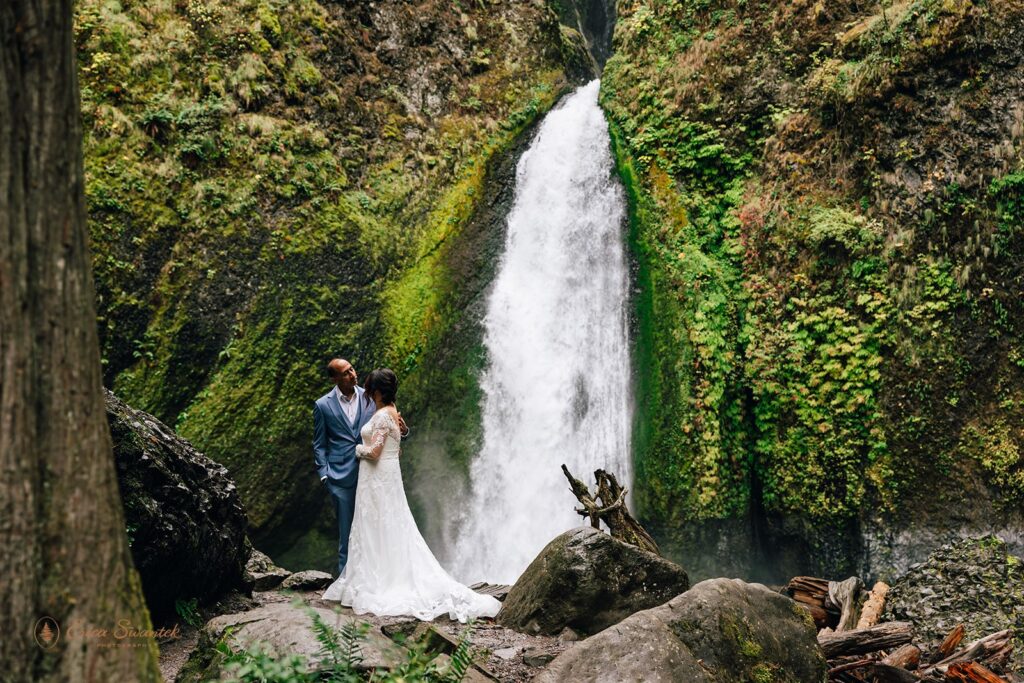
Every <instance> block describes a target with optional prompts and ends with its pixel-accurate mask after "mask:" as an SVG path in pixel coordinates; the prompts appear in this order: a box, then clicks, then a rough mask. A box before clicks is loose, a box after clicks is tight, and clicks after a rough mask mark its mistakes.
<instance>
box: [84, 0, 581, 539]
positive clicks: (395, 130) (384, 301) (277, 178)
mask: <svg viewBox="0 0 1024 683" xmlns="http://www.w3.org/2000/svg"><path fill="white" fill-rule="evenodd" d="M75 11H76V14H75V26H76V43H77V54H78V57H79V60H80V63H79V65H80V74H81V78H80V82H81V92H82V118H83V129H84V133H85V135H84V137H85V139H84V147H85V172H86V200H87V206H88V211H89V222H90V231H91V237H92V248H93V253H94V254H95V274H96V279H97V295H98V304H99V305H98V309H99V315H100V321H99V322H100V334H101V343H102V353H103V362H104V370H105V378H104V379H105V383H106V384H107V385H108V386H112V388H113V389H114V390H115V391H116V392H117V393H118V394H119V395H121V396H122V397H123V398H124V399H125V400H127V401H128V402H130V403H131V404H133V405H135V406H137V407H139V408H141V409H145V410H147V411H149V412H151V413H154V414H155V415H157V416H158V417H159V418H161V419H162V420H164V421H165V422H167V423H168V424H171V425H172V426H174V427H175V428H176V429H178V430H179V431H180V433H182V434H183V435H184V436H186V437H187V438H189V439H190V440H192V441H193V443H195V444H196V446H197V447H199V448H200V449H201V450H203V451H204V452H206V453H207V454H208V455H209V456H210V457H212V458H213V459H215V460H217V461H218V462H221V463H223V464H225V465H227V466H228V467H229V468H230V469H231V473H232V476H233V477H234V478H235V480H236V481H237V482H238V484H239V488H240V490H241V493H242V497H243V500H244V502H245V504H246V509H247V511H248V513H249V518H250V521H251V522H252V523H253V525H254V527H256V528H257V529H260V528H262V527H263V526H264V525H266V524H268V523H272V522H273V523H277V522H281V520H282V519H287V518H288V517H289V516H288V515H286V514H282V510H283V509H285V508H286V507H287V506H288V505H289V504H298V503H300V502H302V501H304V500H305V497H306V495H307V493H308V490H307V484H308V482H307V481H306V480H305V479H303V475H302V474H300V473H301V472H306V471H308V468H300V467H299V466H298V465H297V464H296V463H299V462H303V461H306V460H308V458H309V457H310V456H309V450H308V442H309V429H310V426H309V425H310V416H309V410H310V408H309V404H310V401H311V400H313V399H314V398H315V397H316V396H318V395H319V394H321V393H323V391H325V390H326V388H325V384H324V378H323V373H322V367H323V364H324V362H325V361H326V360H327V359H328V358H329V357H331V356H332V355H344V356H346V357H348V358H350V359H351V360H352V361H353V362H354V363H356V364H357V366H358V367H360V368H369V367H373V366H374V365H379V364H383V363H385V362H392V356H391V355H390V354H389V352H391V351H392V350H395V355H396V356H397V357H398V361H399V362H401V361H404V360H405V359H407V358H411V359H412V362H410V363H408V364H407V366H406V367H405V368H404V370H405V373H404V374H406V376H405V377H403V379H406V380H407V379H408V374H409V373H415V371H416V366H417V362H418V359H421V356H420V355H418V354H423V356H422V357H426V358H428V359H429V356H430V354H432V353H434V352H435V351H436V349H437V348H438V344H437V340H438V339H440V338H442V335H443V333H444V331H445V330H446V329H448V327H449V326H450V325H451V324H453V320H454V318H455V316H452V315H451V313H452V312H451V311H449V310H446V309H445V302H443V301H441V302H438V301H437V300H435V299H431V298H427V299H426V300H423V301H421V299H420V298H419V296H418V295H419V293H420V292H422V291H425V289H424V288H426V289H427V290H429V289H430V287H432V286H433V284H435V283H440V286H442V288H444V287H448V288H453V287H455V288H457V286H458V285H457V283H452V284H450V285H447V284H444V283H445V282H446V281H447V280H449V279H450V278H449V275H448V274H447V271H446V268H447V265H446V263H445V261H444V258H438V254H439V252H443V251H444V245H445V244H446V243H447V242H450V241H454V239H453V238H455V237H457V236H458V234H459V231H460V230H461V228H462V226H463V223H464V221H465V220H466V217H467V216H469V215H471V214H472V212H473V210H474V207H475V205H476V203H477V201H478V199H477V197H478V196H479V194H480V193H479V191H478V190H479V187H480V185H481V183H482V182H483V173H482V169H484V168H485V167H486V164H487V161H488V160H489V159H490V158H491V157H492V156H493V155H495V154H498V153H499V152H500V151H501V150H502V149H504V148H505V147H507V145H508V144H510V142H511V141H512V140H513V139H514V138H515V136H517V135H518V134H519V133H520V132H521V131H522V129H523V128H524V127H525V126H526V125H528V124H529V123H531V122H532V121H533V120H535V119H536V117H537V116H539V115H540V114H541V113H542V112H543V111H545V110H546V109H547V108H548V107H550V106H551V104H552V103H553V102H554V100H555V99H556V98H557V95H558V93H559V92H560V88H561V86H562V79H563V74H562V71H561V65H560V64H559V63H558V61H557V50H555V51H551V50H548V49H546V48H547V47H550V46H555V47H557V46H556V45H554V41H553V40H552V39H551V37H550V36H549V35H547V34H546V33H545V32H544V31H542V30H541V27H538V26H534V23H536V21H537V20H538V18H540V17H542V16H546V14H541V13H539V12H538V10H537V9H536V8H533V7H532V6H525V5H524V6H516V7H515V8H512V9H510V10H509V11H508V12H507V13H505V18H504V19H503V21H502V22H501V23H500V24H495V25H493V26H492V25H490V24H487V26H486V30H481V32H480V34H479V35H477V36H476V37H475V38H474V50H477V51H479V54H480V55H484V56H486V55H487V54H497V53H498V51H499V48H500V51H501V54H502V55H504V57H507V59H506V58H504V57H503V58H502V59H500V60H498V59H491V60H490V61H486V60H485V61H484V62H477V63H476V66H475V68H474V69H473V73H472V74H468V75H467V74H466V73H465V71H464V69H463V68H462V65H461V64H458V63H456V61H455V59H454V58H453V57H451V56H450V55H449V54H448V53H447V52H443V53H440V54H435V53H430V55H429V60H430V62H431V63H430V68H431V69H433V71H432V72H431V73H434V74H435V75H438V74H439V75H441V76H442V77H441V80H442V81H444V83H445V84H446V85H445V88H444V91H443V92H440V91H439V92H440V94H439V95H438V97H440V104H439V105H434V104H431V106H437V107H438V111H431V112H427V111H426V110H425V109H424V106H425V104H424V102H423V101H422V100H423V97H421V96H420V95H422V93H420V91H419V90H416V93H420V95H417V96H416V97H413V91H414V90H415V89H416V88H418V87H420V86H421V85H423V84H424V83H425V84H426V85H428V86H430V87H433V86H431V85H430V83H432V82H433V81H430V82H428V81H427V80H424V79H423V78H420V77H417V76H414V75H411V74H410V73H408V72H407V71H405V70H402V69H399V68H397V67H393V66H390V65H387V64H382V63H380V62H377V61H374V65H373V66H372V67H371V68H369V69H366V68H364V65H363V64H362V61H361V60H365V59H367V58H368V57H367V54H368V53H367V52H366V50H365V47H364V46H363V43H362V41H363V40H365V38H364V37H363V32H364V31H366V30H368V28H367V27H365V26H363V25H362V24H361V23H360V19H359V17H358V16H357V15H358V13H351V12H337V11H335V9H332V8H331V7H330V6H328V5H325V4H322V3H320V2H318V1H317V0H297V1H296V2H281V1H280V0H241V1H240V2H228V1H227V0H211V1H210V2H188V3H180V2H179V3H156V4H145V3H141V4H140V3H109V2H105V0H83V2H79V3H76V8H75ZM430 11H432V12H435V13H436V15H437V16H435V17H434V19H433V20H432V21H434V22H435V23H436V25H437V26H438V30H441V31H448V30H452V29H451V25H460V24H459V22H461V21H462V18H461V17H460V16H458V15H456V16H449V13H450V12H451V9H450V8H446V7H443V6H441V7H434V8H431V10H430ZM464 11H465V12H466V13H467V16H468V17H469V18H470V19H472V20H473V21H477V20H478V15H480V16H483V11H484V8H481V7H477V6H475V5H473V6H470V7H467V8H465V10H464ZM432 25H433V24H432ZM481 26H483V24H481ZM454 30H455V33H454V34H452V40H461V39H462V34H463V31H462V29H461V28H458V29H454ZM371 31H372V30H371ZM467 40H468V39H467ZM545 41H547V42H545ZM548 43H552V45H548ZM510 46H511V47H510ZM409 49H410V50H416V49H419V46H410V48H409ZM474 54H476V53H475V52H474ZM342 56H344V57H342ZM428 80H429V79H428ZM431 92H433V91H431ZM417 98H418V99H417ZM430 99H431V102H433V99H434V96H433V95H431V98H430ZM413 100H415V101H413ZM459 102H466V103H470V102H472V106H467V107H466V108H462V107H460V106H458V104H457V103H459ZM407 272H408V273H411V274H410V275H409V276H406V273H407ZM385 283H389V284H390V289H389V291H388V292H387V293H385V291H384V284H385ZM395 283H401V284H399V285H397V286H396V285H395ZM392 297H393V298H394V299H396V300H400V301H402V302H404V303H406V304H408V307H407V308H406V309H405V312H406V313H407V314H408V315H409V316H410V318H409V322H408V323H406V322H405V320H404V319H403V318H401V316H396V315H394V314H393V310H392V309H390V308H388V307H389V303H388V302H389V301H391V300H392ZM386 308H387V310H385V309H386ZM439 316H441V318H439ZM392 334H393V335H394V336H395V339H394V340H392V339H390V338H389V335H392ZM424 340H426V343H424ZM417 349H419V351H416V350H417ZM473 362H475V361H467V363H466V366H467V367H470V366H472V363H473ZM406 386H408V387H412V386H414V383H407V384H406ZM406 398H407V399H410V400H411V399H412V398H413V397H412V396H409V395H406ZM410 417H413V418H414V415H410ZM266 481H278V482H282V485H281V486H275V487H267V486H266V485H265V482H266Z"/></svg>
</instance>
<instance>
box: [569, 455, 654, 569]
mask: <svg viewBox="0 0 1024 683" xmlns="http://www.w3.org/2000/svg"><path fill="white" fill-rule="evenodd" d="M562 473H563V474H564V475H565V478H566V479H568V480H569V488H570V489H571V490H572V493H573V495H574V496H576V500H578V501H579V502H580V504H581V505H582V506H583V507H581V508H576V512H577V513H579V514H580V515H581V516H584V517H589V518H590V526H592V527H594V528H595V529H598V528H600V523H601V522H604V523H605V526H607V527H608V531H609V532H610V533H611V535H612V537H613V538H617V539H619V540H620V541H624V542H626V543H629V544H631V545H635V546H636V547H638V548H641V549H642V550H647V551H649V552H652V553H656V554H658V555H660V554H661V551H660V550H659V549H658V544H657V543H655V541H654V538H652V537H651V535H650V534H649V533H647V530H646V529H644V528H643V526H641V524H640V522H638V521H636V519H634V518H633V516H632V515H631V514H629V510H628V509H627V508H626V489H625V488H623V487H622V486H621V485H620V484H619V482H618V480H617V479H616V478H615V475H613V474H611V473H609V472H605V471H604V470H597V471H595V472H594V477H595V478H596V479H597V492H596V493H593V494H592V493H591V492H590V489H589V488H588V487H587V485H586V484H584V483H583V482H581V481H580V480H579V479H576V478H575V477H574V476H572V473H571V472H569V468H568V467H566V466H565V465H562Z"/></svg>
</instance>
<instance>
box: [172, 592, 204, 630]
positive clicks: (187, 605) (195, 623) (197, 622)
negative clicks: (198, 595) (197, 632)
mask: <svg viewBox="0 0 1024 683" xmlns="http://www.w3.org/2000/svg"><path fill="white" fill-rule="evenodd" d="M174 611H175V612H177V613H178V616H179V617H181V618H182V619H184V620H185V623H186V624H188V625H189V626H191V627H193V628H199V627H200V626H202V625H203V618H202V615H200V614H199V605H198V603H197V601H196V599H195V598H190V599H188V600H175V601H174Z"/></svg>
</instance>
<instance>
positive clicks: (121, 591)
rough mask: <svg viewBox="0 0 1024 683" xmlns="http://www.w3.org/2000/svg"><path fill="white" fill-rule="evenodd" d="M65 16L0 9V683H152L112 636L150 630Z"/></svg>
mask: <svg viewBox="0 0 1024 683" xmlns="http://www.w3.org/2000/svg"><path fill="white" fill-rule="evenodd" d="M71 4H72V3H71V0H5V1H4V2H3V3H0V36H2V40H3V42H2V43H0V471H2V472H3V476H2V478H0V547H2V548H3V552H2V553H0V557H2V560H0V576H2V577H3V584H4V587H3V589H2V591H0V614H2V615H3V617H4V618H5V622H4V629H3V631H4V636H3V638H0V662H3V671H2V673H0V679H3V680H12V681H24V680H37V681H97V682H99V681H148V680H153V681H157V680H160V672H159V670H158V668H157V651H156V646H155V644H154V641H153V639H152V637H122V638H118V637H117V636H118V635H119V634H121V635H123V633H122V632H121V631H119V630H118V627H119V626H121V627H122V628H123V627H124V626H125V625H127V624H130V625H131V627H132V628H134V629H150V628H151V627H150V623H149V615H148V613H147V611H146V607H145V603H144V602H143V600H142V591H141V586H140V584H139V580H138V575H137V574H136V572H135V569H134V568H133V566H132V562H131V555H130V554H129V552H128V545H127V540H126V536H125V528H124V521H123V512H122V509H121V498H120V494H119V492H118V487H117V477H116V474H115V471H114V462H113V455H112V452H111V444H110V433H109V431H108V428H107V422H106V416H105V412H104V406H103V395H102V393H101V391H102V387H101V380H100V358H99V343H98V339H97V332H96V316H95V304H94V293H93V285H92V271H91V267H90V262H89V253H88V244H87V236H86V226H85V210H84V201H85V200H84V194H83V187H82V184H83V171H82V144H81V143H82V140H81V137H82V136H81V130H80V124H79V104H78V85H77V76H76V68H77V65H76V62H75V57H74V48H73V42H72V15H71ZM43 617H49V618H50V619H51V620H52V621H42V618H43ZM103 630H106V631H107V633H106V634H105V635H104V634H103V633H102V631H103ZM40 643H41V644H40Z"/></svg>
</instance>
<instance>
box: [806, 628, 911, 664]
mask: <svg viewBox="0 0 1024 683" xmlns="http://www.w3.org/2000/svg"><path fill="white" fill-rule="evenodd" d="M913 637H914V627H913V626H912V625H911V624H910V623H909V622H905V621H891V622H887V623H884V624H879V625H877V626H872V627H871V628H859V629H854V630H852V631H839V632H837V633H827V634H818V644H819V645H821V649H822V651H823V652H824V653H825V658H826V659H833V658H835V657H847V656H851V655H864V654H867V653H869V652H877V651H878V650H884V649H888V648H891V647H895V646H898V645H903V644H904V643H909V642H910V640H911V639H912V638H913Z"/></svg>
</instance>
